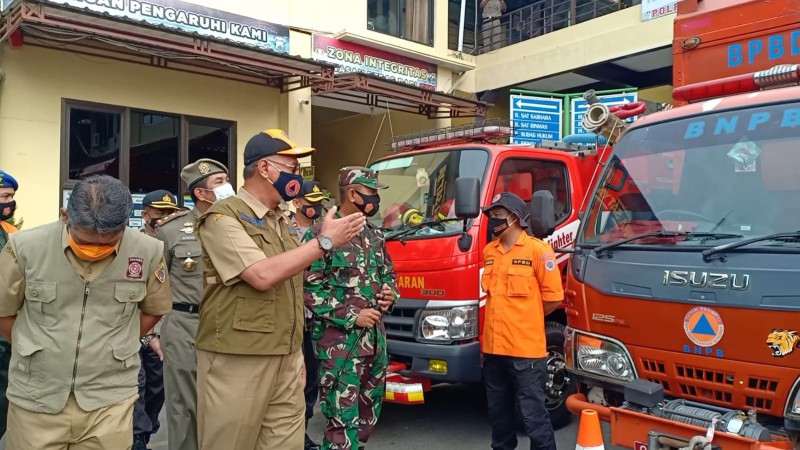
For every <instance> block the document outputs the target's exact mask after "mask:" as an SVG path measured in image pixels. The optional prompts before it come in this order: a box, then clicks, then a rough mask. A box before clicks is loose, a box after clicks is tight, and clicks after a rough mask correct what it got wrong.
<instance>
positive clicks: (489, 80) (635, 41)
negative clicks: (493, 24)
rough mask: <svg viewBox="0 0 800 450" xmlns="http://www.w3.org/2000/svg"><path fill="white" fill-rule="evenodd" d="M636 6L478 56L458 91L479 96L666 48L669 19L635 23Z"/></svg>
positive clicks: (669, 40) (638, 18)
mask: <svg viewBox="0 0 800 450" xmlns="http://www.w3.org/2000/svg"><path fill="white" fill-rule="evenodd" d="M641 11H642V10H641V5H638V6H634V7H631V8H627V9H624V10H622V11H618V12H615V13H613V14H608V15H605V16H603V17H599V18H597V19H593V20H590V21H587V22H584V23H580V24H577V25H575V26H572V27H569V28H565V29H562V30H558V31H555V32H553V33H549V34H546V35H544V36H541V37H537V38H535V39H531V40H528V41H525V42H521V43H518V44H514V45H511V46H508V47H504V48H501V49H498V50H495V51H493V52H489V53H486V54H483V55H480V56H478V58H477V63H478V68H477V69H476V70H474V71H472V72H470V73H469V75H470V80H469V81H468V82H467V83H465V84H466V86H465V87H464V88H463V89H464V90H467V91H469V90H470V89H469V87H471V88H472V90H473V92H480V91H485V90H489V89H496V88H499V87H503V86H513V85H517V84H520V83H524V82H526V81H529V80H535V79H538V78H543V77H546V76H550V75H553V74H557V73H562V72H568V71H571V70H574V69H577V68H580V67H584V66H588V65H591V64H595V63H600V62H603V61H608V60H612V59H616V58H621V57H624V56H628V55H632V54H635V53H639V52H644V51H647V50H650V49H654V48H658V47H663V46H668V45H671V43H672V24H673V21H672V18H671V17H664V18H659V19H656V20H650V21H647V22H642V21H641V14H642V12H641Z"/></svg>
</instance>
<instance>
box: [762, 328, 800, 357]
mask: <svg viewBox="0 0 800 450" xmlns="http://www.w3.org/2000/svg"><path fill="white" fill-rule="evenodd" d="M767 347H769V348H770V350H772V356H775V357H778V358H781V357H784V356H786V355H788V354H789V353H792V352H793V351H794V349H796V348H798V347H800V335H798V334H797V331H794V330H772V333H770V334H769V336H767Z"/></svg>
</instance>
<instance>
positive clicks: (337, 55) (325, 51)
mask: <svg viewBox="0 0 800 450" xmlns="http://www.w3.org/2000/svg"><path fill="white" fill-rule="evenodd" d="M314 59H315V60H317V61H324V62H326V63H329V64H335V65H336V66H337V67H336V73H337V74H344V73H351V72H360V73H365V74H370V75H376V76H379V77H381V78H386V79H388V80H394V81H399V82H401V83H405V84H409V85H411V86H416V87H420V88H423V89H430V90H435V89H436V69H437V67H436V65H435V64H431V63H426V62H423V61H418V60H416V59H412V58H406V57H405V56H400V55H395V54H392V53H389V52H385V51H382V50H377V49H374V48H369V47H365V46H363V45H359V44H354V43H352V42H345V41H340V40H338V39H333V38H329V37H327V36H321V35H318V34H315V35H314Z"/></svg>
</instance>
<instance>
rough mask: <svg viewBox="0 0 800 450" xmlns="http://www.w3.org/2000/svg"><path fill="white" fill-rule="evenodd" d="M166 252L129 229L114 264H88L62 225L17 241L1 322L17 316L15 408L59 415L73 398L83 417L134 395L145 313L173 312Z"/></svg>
mask: <svg viewBox="0 0 800 450" xmlns="http://www.w3.org/2000/svg"><path fill="white" fill-rule="evenodd" d="M162 248H163V246H162V244H161V243H160V242H158V241H156V240H155V239H153V238H150V237H147V236H141V235H139V233H136V232H134V231H132V230H126V231H125V232H124V234H123V236H122V240H121V241H120V243H119V244H118V246H117V248H116V250H115V252H114V253H113V254H112V255H111V256H109V257H107V258H105V259H103V260H100V261H94V262H89V261H83V260H81V259H80V258H78V257H77V256H76V255H75V254H74V253H73V251H72V249H71V248H70V246H69V243H68V240H67V233H66V227H65V226H64V225H63V224H62V223H60V222H55V223H52V224H49V225H45V226H43V227H37V228H33V229H31V230H27V231H26V232H21V233H18V234H15V235H14V236H13V237H12V238H11V240H10V241H9V243H8V245H7V246H6V248H5V249H3V251H2V252H0V285H1V286H3V287H4V289H2V290H0V316H2V317H12V316H16V319H15V321H14V326H13V328H12V344H13V345H12V355H11V363H10V366H9V385H8V398H9V401H11V402H12V403H14V404H15V405H17V406H19V407H21V408H24V409H26V410H29V411H35V412H41V413H48V414H57V413H59V412H60V411H62V410H63V408H64V406H65V405H66V403H67V399H68V398H69V396H70V395H71V394H74V396H75V399H76V400H77V402H78V405H79V406H80V407H81V409H83V410H84V411H95V410H97V409H99V408H103V407H106V406H109V405H111V404H114V403H117V402H120V401H122V400H125V399H128V398H131V397H132V396H133V395H135V394H136V392H137V385H138V383H137V375H138V372H139V365H140V362H139V355H138V350H139V348H140V347H141V346H140V344H139V335H140V331H141V330H140V318H141V315H140V312H141V313H145V314H149V315H154V316H161V315H163V314H165V313H167V312H168V311H169V310H170V309H171V308H170V306H171V293H170V283H169V277H168V274H167V271H166V266H165V263H164V260H163V253H162V252H163V250H162ZM59 252H61V253H60V254H59Z"/></svg>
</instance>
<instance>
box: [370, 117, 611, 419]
mask: <svg viewBox="0 0 800 450" xmlns="http://www.w3.org/2000/svg"><path fill="white" fill-rule="evenodd" d="M510 133H511V129H510V128H508V127H507V126H502V125H499V124H491V123H489V122H486V123H484V124H483V125H480V126H474V125H468V126H461V127H452V128H448V129H439V130H435V131H433V132H429V133H423V134H416V135H413V136H407V137H401V138H398V139H396V140H395V142H394V144H393V147H394V150H395V151H396V152H395V154H394V155H392V156H390V157H387V158H383V159H381V160H378V161H377V162H375V163H374V164H372V166H371V167H372V168H373V169H375V170H378V171H380V177H381V181H383V182H385V183H386V184H388V185H389V186H390V187H389V189H387V190H386V191H381V210H380V212H379V214H378V215H377V216H376V224H377V225H378V226H381V227H383V229H384V230H386V231H385V233H386V239H387V241H388V250H389V254H390V255H391V257H392V260H393V262H394V266H395V269H396V271H397V273H398V275H399V278H398V286H399V289H400V293H401V298H400V299H399V300H398V302H397V304H396V306H395V307H394V310H393V312H392V314H391V315H389V316H387V317H386V319H385V323H386V330H387V336H388V346H389V347H388V351H389V355H390V360H391V365H390V374H389V376H388V379H387V394H386V399H387V401H390V402H400V403H420V402H422V401H423V399H424V392H426V391H428V390H430V389H431V387H432V386H433V385H434V384H438V383H471V382H475V383H477V382H480V381H481V368H480V339H481V331H482V329H481V323H482V317H483V306H484V305H485V302H486V300H485V294H484V293H483V292H481V288H480V282H479V281H480V276H481V272H482V267H483V261H482V250H483V247H484V246H485V245H486V243H487V241H488V240H489V239H490V237H489V230H488V228H487V221H486V219H485V217H483V216H482V215H481V214H480V211H479V209H478V208H479V206H481V205H488V204H489V203H490V200H491V198H492V197H493V196H494V195H495V194H496V193H498V192H503V191H510V192H514V193H516V194H517V195H519V196H520V197H521V198H522V199H524V200H526V201H528V202H531V204H532V205H533V206H531V207H532V208H534V211H533V212H534V216H535V217H550V218H552V220H543V221H542V222H541V224H540V225H541V226H539V227H538V228H537V229H536V230H533V232H534V233H537V234H539V235H541V236H543V237H546V239H547V240H548V241H550V242H551V244H552V245H553V247H570V246H571V243H572V241H573V238H574V234H575V232H576V230H577V229H578V225H579V223H580V220H579V218H578V210H579V207H580V204H581V202H582V201H583V200H584V196H585V193H586V192H587V190H588V188H589V186H590V185H591V184H592V178H593V177H595V176H596V172H597V170H596V169H597V167H598V162H599V161H600V160H602V159H603V157H602V155H598V153H597V152H596V151H594V150H592V149H590V148H588V147H579V146H574V145H569V144H564V143H557V142H551V143H544V145H542V146H540V147H536V148H533V147H526V146H519V145H496V144H492V143H491V142H497V141H498V140H500V141H502V140H506V141H507V139H508V136H509V135H510ZM548 147H549V148H548ZM456 197H459V205H457V204H456V201H455V200H456ZM537 199H538V200H537ZM543 199H544V200H543ZM541 200H543V201H541ZM465 205H466V209H465ZM457 207H458V208H460V209H461V211H457ZM542 208H545V210H544V211H542ZM537 210H538V211H537ZM457 217H459V218H466V219H464V220H461V219H458V218H457ZM568 256H569V255H562V257H561V258H560V259H559V262H560V264H561V267H562V269H563V270H564V271H565V270H566V260H567V257H568ZM521 320H524V318H521ZM565 323H566V317H565V316H564V312H563V309H562V310H558V311H556V312H554V313H553V314H551V315H550V316H549V317H548V318H547V325H546V327H547V328H546V329H547V338H548V347H549V351H550V353H549V365H548V367H549V380H548V390H547V399H548V408H549V410H550V414H551V418H552V421H553V423H554V424H555V425H556V426H559V425H562V424H564V423H566V422H567V421H568V420H569V419H570V413H569V411H567V409H566V407H565V405H564V401H565V399H566V397H567V395H568V394H570V393H571V392H572V390H571V381H570V378H569V376H568V375H567V373H566V372H565V371H564V365H565V361H564V356H563V346H564V324H565Z"/></svg>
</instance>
